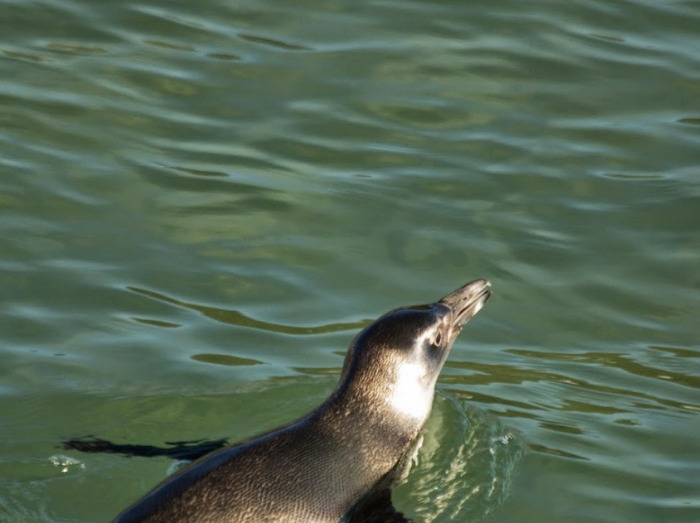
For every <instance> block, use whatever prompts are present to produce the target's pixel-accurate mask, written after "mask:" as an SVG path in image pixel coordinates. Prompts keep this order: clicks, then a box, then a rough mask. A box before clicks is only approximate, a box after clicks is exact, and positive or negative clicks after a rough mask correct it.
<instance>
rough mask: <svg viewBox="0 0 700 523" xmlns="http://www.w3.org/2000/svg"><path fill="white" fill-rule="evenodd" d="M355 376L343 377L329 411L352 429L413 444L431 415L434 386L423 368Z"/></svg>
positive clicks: (401, 366)
mask: <svg viewBox="0 0 700 523" xmlns="http://www.w3.org/2000/svg"><path fill="white" fill-rule="evenodd" d="M353 374H355V373H354V372H352V371H350V372H348V373H346V374H345V375H344V376H343V379H342V380H341V383H340V384H339V385H338V387H337V388H336V390H335V392H334V393H333V394H332V395H331V397H330V398H329V399H328V402H327V407H328V409H327V410H329V411H331V412H334V413H335V414H336V415H339V416H342V417H343V418H345V419H346V420H347V425H346V426H348V427H352V426H357V427H358V428H359V427H363V428H361V429H360V430H368V429H370V430H373V431H374V432H375V433H376V434H384V435H385V437H387V438H389V439H392V440H395V443H399V442H400V441H404V442H406V443H407V444H409V443H411V442H412V441H413V440H414V439H415V438H416V437H417V435H418V432H419V431H420V430H421V428H422V427H423V425H424V424H425V422H426V421H427V419H428V416H429V415H430V410H431V407H432V402H433V392H434V383H431V382H428V383H424V381H425V380H423V379H422V378H423V376H422V374H421V369H419V368H417V366H413V365H411V364H403V365H399V366H398V367H397V368H396V371H395V373H392V375H390V376H376V375H375V376H368V375H367V374H366V373H364V372H363V373H360V374H362V376H359V375H353ZM364 378H368V379H364ZM324 410H325V409H324ZM399 446H401V445H399Z"/></svg>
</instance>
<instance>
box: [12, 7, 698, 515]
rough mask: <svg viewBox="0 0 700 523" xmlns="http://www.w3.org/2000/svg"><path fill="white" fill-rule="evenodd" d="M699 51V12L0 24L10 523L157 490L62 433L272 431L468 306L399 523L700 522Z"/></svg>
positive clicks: (226, 11) (294, 14) (443, 12)
mask: <svg viewBox="0 0 700 523" xmlns="http://www.w3.org/2000/svg"><path fill="white" fill-rule="evenodd" d="M698 27H700V8H698V5H697V3H694V2H688V1H667V2H647V1H621V0H610V1H586V2H582V1H572V2H548V1H537V2H529V3H523V2H508V1H499V2H449V1H440V2H434V1H433V2H427V1H418V0H416V1H410V2H404V1H402V2H398V1H393V0H387V1H371V2H354V3H349V2H340V1H326V2H316V1H302V2H295V3H293V4H292V3H289V2H283V1H281V0H268V1H256V2H246V1H243V2H223V1H206V2H200V3H191V2H163V1H160V0H153V1H152V2H150V3H143V2H131V3H127V2H97V1H93V2H83V1H81V0H77V1H66V0H61V1H58V0H49V1H46V2H43V3H40V4H37V3H32V2H15V1H10V2H4V3H2V4H0V296H2V299H1V300H0V394H1V396H0V420H1V421H2V423H0V441H2V442H3V444H2V446H1V447H0V485H1V486H2V488H0V521H8V522H10V521H11V522H20V523H21V522H53V523H58V522H71V523H88V522H94V521H109V520H110V519H111V518H112V517H113V516H114V515H115V514H116V513H117V512H118V511H119V510H121V509H122V508H124V507H125V506H126V505H128V504H129V503H130V502H131V501H132V500H133V499H135V498H136V497H138V496H139V495H141V494H142V493H144V492H145V491H146V490H148V489H149V488H150V487H151V486H152V485H153V484H154V483H156V482H157V481H159V480H160V479H162V478H163V477H164V476H165V475H166V474H167V473H168V470H169V467H170V466H171V464H170V463H168V462H167V461H165V460H158V459H156V460H146V459H125V458H122V457H119V456H99V455H79V454H73V453H71V454H67V453H65V452H63V451H61V450H60V449H58V448H57V443H58V442H59V441H60V440H61V439H62V438H66V437H76V436H83V435H87V434H94V435H97V436H100V437H105V438H109V439H114V440H118V441H120V442H132V443H151V444H160V443H162V442H163V441H173V440H187V439H199V438H203V437H210V438H219V437H224V436H226V437H230V438H232V439H236V438H242V437H246V436H249V435H250V434H253V433H255V432H258V431H260V430H264V429H267V428H269V427H273V426H275V425H278V424H281V423H284V422H286V421H288V420H290V419H292V418H293V417H294V416H297V415H300V414H302V413H304V412H305V411H307V410H309V409H311V408H313V407H314V406H315V405H317V404H318V403H319V402H320V401H322V400H323V398H324V397H325V395H326V394H328V392H329V391H330V390H332V388H333V386H334V383H335V379H336V377H337V375H338V373H339V371H340V368H341V365H342V360H343V354H344V351H345V349H346V347H347V346H348V344H349V342H350V340H351V339H352V337H353V336H354V334H355V333H356V332H357V331H358V330H359V329H360V328H361V327H362V326H363V325H365V324H366V323H367V322H368V321H370V320H371V319H373V318H375V317H377V316H378V315H380V314H382V313H384V312H385V311H386V310H388V309H390V308H393V307H396V306H399V305H407V304H411V303H421V302H426V301H431V300H434V299H437V298H438V297H440V296H442V295H444V294H445V293H447V292H449V291H451V290H452V289H454V288H456V287H457V286H459V285H461V284H462V283H464V282H466V281H469V280H471V279H473V278H476V277H486V278H488V279H490V280H491V281H492V282H493V288H494V292H495V294H494V298H493V299H492V300H490V301H489V304H488V305H487V307H486V308H485V309H484V310H483V311H482V312H481V313H480V314H479V315H478V316H477V317H476V318H475V319H474V320H473V322H471V323H470V324H469V325H468V326H467V328H466V329H465V331H464V333H463V334H462V335H461V337H460V339H459V341H458V343H457V345H456V346H455V348H454V350H453V353H452V355H451V357H450V360H449V362H448V364H447V366H446V368H445V370H444V372H443V374H442V376H441V379H440V382H439V384H438V388H439V390H440V393H441V394H440V396H439V397H438V400H437V404H436V407H435V409H434V416H433V418H432V419H431V421H430V423H429V425H428V427H427V431H428V432H427V436H426V438H427V441H428V442H431V441H432V443H431V444H430V445H426V447H425V448H424V450H423V452H422V453H421V455H419V457H418V463H417V464H416V466H415V468H414V470H413V474H412V475H411V477H410V478H409V481H408V483H407V484H406V485H405V486H403V487H402V488H401V489H400V491H399V492H397V505H398V506H399V508H400V509H401V510H404V511H405V512H407V513H409V514H412V515H414V516H415V517H416V519H417V521H422V522H424V523H427V522H429V521H450V520H455V521H470V522H472V521H484V520H494V521H495V520H497V521H501V522H510V521H513V522H515V521H517V522H518V523H527V522H531V521H532V522H540V521H550V522H557V521H566V522H567V523H572V522H594V521H595V522H600V521H605V522H611V523H622V522H629V521H635V523H655V522H669V521H673V522H676V523H685V522H689V523H690V522H693V523H695V522H697V521H698V520H700V496H699V493H700V480H699V479H698V478H700V444H698V441H697V435H698V434H699V433H700V417H699V416H700V412H699V411H700V365H699V363H700V362H699V361H698V360H699V358H700V345H699V344H698V337H697V333H698V327H697V325H698V320H697V318H698V306H699V305H700V272H699V271H698V267H699V266H700V236H698V233H697V224H698V222H699V221H700V167H699V166H700V102H699V100H700V88H699V86H700V75H699V73H698V71H700V40H699V39H698ZM503 441H505V442H506V443H507V445H508V446H507V447H499V446H498V445H501V444H502V442H503ZM499 442H501V443H499ZM497 451H502V452H500V453H499V452H497ZM465 456H466V457H467V459H463V458H464V457H465ZM489 456H493V458H489ZM71 460H74V461H71ZM489 485H491V486H492V487H493V488H492V489H491V490H489ZM489 492H491V494H488V493H489ZM441 493H443V495H441ZM487 494H488V495H487Z"/></svg>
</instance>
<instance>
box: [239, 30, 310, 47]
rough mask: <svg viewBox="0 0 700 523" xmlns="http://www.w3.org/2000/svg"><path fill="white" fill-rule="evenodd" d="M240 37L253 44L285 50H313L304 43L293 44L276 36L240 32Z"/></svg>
mask: <svg viewBox="0 0 700 523" xmlns="http://www.w3.org/2000/svg"><path fill="white" fill-rule="evenodd" d="M238 38H240V39H241V40H245V41H246V42H250V43H253V44H261V45H264V46H268V47H273V48H275V49H281V50H283V51H313V49H312V48H310V47H307V46H304V45H299V44H292V43H289V42H283V41H282V40H277V39H275V38H269V37H265V36H259V35H254V34H248V33H239V34H238Z"/></svg>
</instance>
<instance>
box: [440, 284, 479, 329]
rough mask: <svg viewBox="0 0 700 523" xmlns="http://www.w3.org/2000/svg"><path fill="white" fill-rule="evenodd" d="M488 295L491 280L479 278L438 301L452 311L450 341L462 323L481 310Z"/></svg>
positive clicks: (462, 325)
mask: <svg viewBox="0 0 700 523" xmlns="http://www.w3.org/2000/svg"><path fill="white" fill-rule="evenodd" d="M490 297H491V282H490V281H488V280H483V279H479V280H474V281H472V282H469V283H467V284H466V285H463V286H462V287H460V288H459V289H457V290H456V291H454V292H451V293H450V294H448V295H447V296H445V297H444V298H442V299H441V300H440V301H439V303H440V304H442V305H446V306H447V307H449V308H450V310H451V311H452V317H451V327H452V329H451V331H450V342H453V341H454V340H455V338H456V337H457V335H458V334H459V333H460V332H461V331H462V327H464V324H465V323H467V322H468V321H469V320H470V319H472V318H473V317H474V316H475V315H476V313H477V312H479V311H480V310H481V308H482V307H483V306H484V304H485V303H486V300H488V299H489V298H490Z"/></svg>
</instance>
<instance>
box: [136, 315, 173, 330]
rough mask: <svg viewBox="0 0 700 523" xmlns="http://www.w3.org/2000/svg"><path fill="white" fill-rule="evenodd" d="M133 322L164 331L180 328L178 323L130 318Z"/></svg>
mask: <svg viewBox="0 0 700 523" xmlns="http://www.w3.org/2000/svg"><path fill="white" fill-rule="evenodd" d="M131 319H132V320H134V321H137V322H139V323H143V324H144V325H151V326H152V327H161V328H164V329H177V328H179V327H182V324H180V323H173V322H170V321H163V320H154V319H152V318H135V317H133V318H131Z"/></svg>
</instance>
